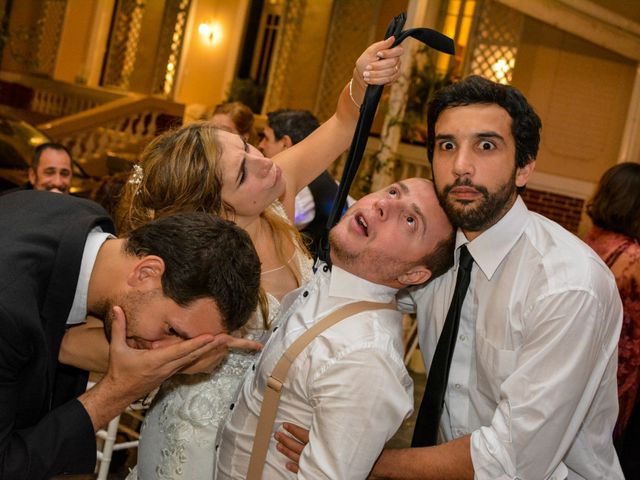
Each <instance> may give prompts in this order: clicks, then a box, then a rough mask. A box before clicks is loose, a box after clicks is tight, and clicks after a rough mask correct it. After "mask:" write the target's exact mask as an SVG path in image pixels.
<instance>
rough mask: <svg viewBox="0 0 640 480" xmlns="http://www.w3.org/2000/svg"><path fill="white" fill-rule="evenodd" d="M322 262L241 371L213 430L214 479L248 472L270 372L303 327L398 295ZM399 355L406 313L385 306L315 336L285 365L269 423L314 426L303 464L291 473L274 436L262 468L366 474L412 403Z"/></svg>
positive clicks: (314, 474) (275, 474)
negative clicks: (227, 409) (223, 418)
mask: <svg viewBox="0 0 640 480" xmlns="http://www.w3.org/2000/svg"><path fill="white" fill-rule="evenodd" d="M322 265H323V264H321V266H322ZM327 270H328V269H326V266H324V267H323V268H319V269H318V271H317V273H316V275H315V276H314V278H313V280H312V281H311V282H310V283H309V284H308V285H307V286H306V287H302V288H301V289H298V290H296V291H294V292H292V293H291V294H289V295H288V296H287V297H285V299H284V301H283V304H282V310H281V312H283V313H282V315H281V319H280V323H279V328H276V330H275V331H274V333H273V334H272V336H271V338H270V339H269V341H268V343H267V344H266V346H265V348H264V350H263V352H262V355H261V358H260V360H259V361H258V363H257V364H256V366H255V369H249V371H248V372H247V377H245V381H244V384H243V386H242V387H241V388H240V391H239V396H238V398H237V401H236V402H235V405H234V406H233V407H232V412H231V415H230V417H229V419H228V421H227V424H226V426H225V428H224V429H223V430H222V434H221V436H220V437H219V445H218V446H217V447H216V448H217V460H216V470H217V471H216V476H215V478H217V479H228V478H236V479H240V478H242V479H244V478H245V477H246V472H247V468H248V465H249V458H250V455H251V448H252V446H253V437H254V435H255V431H256V426H257V421H258V416H259V414H260V407H261V405H262V399H263V392H264V388H265V385H266V380H267V377H268V375H269V374H270V373H271V372H272V370H273V368H274V366H275V364H276V363H277V361H278V360H279V359H280V357H281V356H282V354H283V352H284V351H285V350H286V349H287V348H288V347H289V346H290V345H291V344H292V343H293V342H294V341H295V340H296V339H297V338H298V337H299V336H300V335H301V334H302V333H304V332H305V331H306V330H307V329H309V328H310V327H311V326H313V325H314V324H315V323H316V322H317V321H318V320H320V319H322V318H324V317H325V316H326V315H328V314H330V313H332V312H334V311H336V310H337V309H338V308H340V307H342V306H344V305H348V304H350V303H354V302H356V301H360V300H367V301H375V302H390V301H392V300H394V297H395V294H396V290H395V289H393V288H389V287H385V286H382V285H377V284H374V283H371V282H368V281H366V280H363V279H361V278H358V277H356V276H353V275H351V274H350V273H347V272H346V271H344V270H341V269H340V268H338V267H335V266H334V267H333V269H332V270H331V271H327ZM288 305H291V306H290V307H288ZM402 354H403V343H402V315H401V314H400V313H399V312H397V311H393V310H388V309H387V310H377V311H369V312H363V313H360V314H358V315H354V316H351V317H348V318H346V319H344V320H342V321H341V322H340V323H338V324H336V325H334V326H332V327H331V328H329V329H327V330H325V331H324V332H322V333H321V334H320V335H319V336H318V337H316V338H315V339H314V340H313V341H312V342H311V343H310V344H309V345H308V346H307V348H306V349H305V350H304V351H303V352H302V353H301V354H300V355H299V356H298V357H297V358H296V360H295V361H294V363H293V365H292V366H291V369H290V370H289V374H288V376H287V381H286V382H285V384H284V388H283V390H282V395H281V398H280V407H279V409H278V414H277V417H276V420H275V424H274V432H275V431H277V430H280V429H281V425H282V422H291V423H295V424H297V425H300V426H302V427H304V428H307V429H309V430H310V432H309V444H308V445H307V446H306V448H305V449H304V451H303V453H302V455H301V457H300V462H299V465H300V472H299V474H298V475H297V476H296V475H295V474H293V473H291V472H289V471H287V470H286V469H285V467H284V465H285V463H286V462H287V459H286V458H285V457H284V456H283V455H282V454H281V453H279V452H278V451H277V450H276V448H275V445H276V442H275V439H274V438H273V436H272V438H271V441H270V443H269V450H268V453H267V459H266V463H265V468H264V473H263V477H264V478H269V479H274V478H308V479H314V480H318V479H323V478H325V479H331V480H340V479H348V480H355V479H358V478H363V479H364V478H366V477H367V475H368V474H369V471H370V470H371V468H372V466H373V463H374V462H375V460H376V459H377V457H378V455H379V454H380V452H381V451H382V448H383V447H384V444H385V443H386V442H387V440H389V439H390V438H391V437H392V436H393V434H394V433H395V432H396V430H397V429H398V427H399V426H400V424H401V423H402V421H403V420H404V419H405V418H406V417H407V416H409V415H410V414H411V412H412V410H413V383H412V381H411V378H410V377H409V375H408V373H407V371H406V369H405V367H404V363H403V358H402Z"/></svg>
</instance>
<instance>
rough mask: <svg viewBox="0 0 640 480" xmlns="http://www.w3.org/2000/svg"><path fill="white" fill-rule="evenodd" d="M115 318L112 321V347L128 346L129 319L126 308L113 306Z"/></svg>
mask: <svg viewBox="0 0 640 480" xmlns="http://www.w3.org/2000/svg"><path fill="white" fill-rule="evenodd" d="M112 312H113V320H112V322H111V341H110V342H109V343H110V344H111V347H120V348H122V347H126V346H127V319H126V317H125V315H124V310H122V308H120V307H118V306H114V307H113V308H112Z"/></svg>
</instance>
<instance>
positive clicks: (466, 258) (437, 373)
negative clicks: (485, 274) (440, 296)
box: [411, 245, 473, 447]
mask: <svg viewBox="0 0 640 480" xmlns="http://www.w3.org/2000/svg"><path fill="white" fill-rule="evenodd" d="M472 265H473V257H472V256H471V254H470V253H469V250H468V249H467V246H466V245H462V246H461V247H460V262H459V267H458V276H457V278H456V287H455V289H454V291H453V298H452V299H451V305H449V311H448V312H447V318H446V319H445V321H444V326H443V327H442V333H441V334H440V338H438V344H437V345H436V351H435V353H434V354H433V360H432V361H431V368H429V376H428V377H427V386H426V388H425V392H424V397H422V403H421V404H420V410H419V412H418V418H417V420H416V426H415V429H414V430H413V439H412V440H411V446H412V447H430V446H432V445H435V444H436V442H437V440H438V426H439V425H440V417H441V416H442V407H443V405H444V394H445V391H446V389H447V381H448V379H449V368H450V367H451V359H452V357H453V350H454V348H455V346H456V336H457V335H458V325H459V323H460V311H461V310H462V303H463V302H464V297H465V295H466V294H467V289H468V288H469V281H470V280H471V267H472Z"/></svg>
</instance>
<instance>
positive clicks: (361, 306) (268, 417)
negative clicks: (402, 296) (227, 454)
mask: <svg viewBox="0 0 640 480" xmlns="http://www.w3.org/2000/svg"><path fill="white" fill-rule="evenodd" d="M395 307H396V305H395V303H394V302H392V303H377V302H364V301H363V302H356V303H351V304H349V305H346V306H344V307H342V308H340V309H338V310H336V311H335V312H333V313H332V314H330V315H327V316H326V317H325V318H323V319H322V320H320V321H319V322H318V323H316V324H315V325H314V326H312V327H311V328H310V329H309V330H307V331H306V332H304V333H303V334H302V335H300V336H299V337H298V338H297V340H296V341H295V342H293V343H292V344H291V346H290V347H289V348H288V349H287V350H286V351H285V352H284V353H283V354H282V357H280V360H278V363H276V366H275V368H274V369H273V372H272V373H271V376H270V377H269V378H268V379H267V387H266V389H265V392H264V399H263V400H262V407H261V408H260V418H259V419H258V428H257V429H256V435H255V438H254V440H253V449H252V450H251V460H250V461H249V470H248V472H247V480H260V479H261V478H262V470H263V469H264V462H265V460H266V458H267V449H268V448H269V440H270V439H271V432H272V430H273V423H274V421H275V419H276V413H277V411H278V404H279V403H280V391H281V390H282V385H283V384H284V382H285V381H286V379H287V374H288V372H289V367H291V364H292V363H293V361H294V360H295V359H296V357H297V356H298V355H299V354H300V353H301V352H302V351H303V350H304V349H305V347H306V346H307V345H308V344H309V343H310V342H311V341H312V340H313V339H314V338H316V337H317V336H318V335H320V334H321V333H322V332H323V331H325V330H326V329H327V328H329V327H331V326H332V325H335V324H336V323H338V322H339V321H341V320H344V319H345V318H347V317H351V316H353V315H356V314H358V313H361V312H364V311H366V310H382V309H395Z"/></svg>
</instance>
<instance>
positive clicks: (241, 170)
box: [236, 135, 249, 185]
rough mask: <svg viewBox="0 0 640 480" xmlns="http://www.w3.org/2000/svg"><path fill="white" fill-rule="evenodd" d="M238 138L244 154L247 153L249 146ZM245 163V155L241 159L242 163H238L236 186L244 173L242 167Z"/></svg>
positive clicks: (241, 138)
mask: <svg viewBox="0 0 640 480" xmlns="http://www.w3.org/2000/svg"><path fill="white" fill-rule="evenodd" d="M238 137H239V138H240V140H242V145H243V148H244V151H245V153H249V144H248V143H247V141H246V140H245V139H244V138H243V137H241V136H240V135H238ZM246 163H247V156H246V155H245V156H244V157H242V162H241V163H240V168H239V169H238V174H237V175H236V185H239V184H240V177H241V176H242V172H243V171H244V166H245V164H246Z"/></svg>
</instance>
